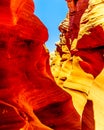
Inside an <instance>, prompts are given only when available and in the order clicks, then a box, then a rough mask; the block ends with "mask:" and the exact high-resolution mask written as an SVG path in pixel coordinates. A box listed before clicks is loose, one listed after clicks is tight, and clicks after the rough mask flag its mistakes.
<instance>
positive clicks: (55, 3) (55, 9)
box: [34, 0, 68, 51]
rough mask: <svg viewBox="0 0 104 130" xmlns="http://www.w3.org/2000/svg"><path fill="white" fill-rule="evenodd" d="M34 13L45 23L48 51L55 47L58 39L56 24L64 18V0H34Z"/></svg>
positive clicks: (65, 8)
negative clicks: (47, 35) (47, 34)
mask: <svg viewBox="0 0 104 130" xmlns="http://www.w3.org/2000/svg"><path fill="white" fill-rule="evenodd" d="M34 1H35V14H36V15H37V16H38V17H39V18H40V19H41V21H42V22H43V23H44V24H45V25H46V27H47V28H48V32H49V39H48V41H47V42H46V46H47V48H48V49H49V51H53V50H54V49H55V42H57V41H58V40H59V34H60V32H59V30H58V25H59V24H60V22H61V21H62V20H63V19H64V18H65V16H66V13H67V11H68V8H67V5H66V2H65V0H34Z"/></svg>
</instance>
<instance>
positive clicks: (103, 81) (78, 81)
mask: <svg viewBox="0 0 104 130" xmlns="http://www.w3.org/2000/svg"><path fill="white" fill-rule="evenodd" d="M66 1H67V5H68V8H69V12H68V15H66V18H65V19H64V20H63V21H62V23H61V24H60V25H59V30H60V41H58V42H57V44H56V50H55V52H54V53H53V54H51V71H52V73H53V75H54V79H55V81H56V83H57V84H58V85H59V86H60V87H61V88H62V89H63V90H65V91H66V92H68V93H69V94H71V95H72V100H73V104H74V106H75V108H76V110H77V112H78V113H79V114H80V115H81V116H83V117H82V122H83V123H82V126H83V127H82V129H84V130H90V129H91V130H103V129H104V124H103V120H104V119H103V117H104V112H103V110H104V103H103V100H104V96H103V95H104V42H103V41H104V40H103V38H104V13H103V10H104V1H103V0H89V1H88V0H78V1H75V0H72V1H69V0H66ZM88 104H89V105H88ZM100 108H101V109H100ZM85 111H86V112H85Z"/></svg>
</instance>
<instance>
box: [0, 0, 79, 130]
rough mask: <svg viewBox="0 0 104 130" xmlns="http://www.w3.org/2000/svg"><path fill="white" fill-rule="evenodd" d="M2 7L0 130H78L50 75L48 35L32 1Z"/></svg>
mask: <svg viewBox="0 0 104 130" xmlns="http://www.w3.org/2000/svg"><path fill="white" fill-rule="evenodd" d="M6 2H7V1H4V0H2V1H0V3H2V4H0V12H1V11H2V13H0V15H1V16H4V17H3V19H2V18H1V17H0V18H1V19H0V106H1V107H0V130H6V129H8V130H9V129H10V130H32V129H34V130H36V129H37V130H51V129H55V130H69V129H70V130H72V129H73V130H80V127H81V124H80V116H79V114H78V113H77V112H76V110H75V108H74V106H73V103H72V98H71V96H70V95H69V94H68V93H66V92H65V91H63V90H62V89H61V88H59V86H57V85H56V83H55V81H54V79H53V77H52V74H51V72H50V67H49V54H48V53H47V52H46V50H45V48H44V46H43V44H44V43H45V41H46V40H47V38H48V32H47V29H46V27H45V26H44V24H43V23H42V22H41V21H40V20H39V18H38V17H37V16H35V15H34V14H33V10H34V7H33V1H32V0H30V1H29V0H25V1H24V0H20V1H19V0H17V1H14V0H11V1H8V2H7V4H6ZM28 8H31V9H30V10H28ZM5 10H6V11H7V10H9V13H7V12H5ZM5 20H6V21H5ZM2 118H3V119H2Z"/></svg>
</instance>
